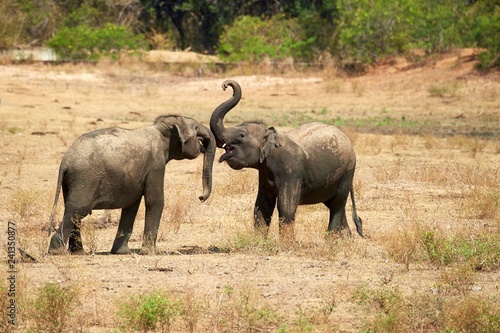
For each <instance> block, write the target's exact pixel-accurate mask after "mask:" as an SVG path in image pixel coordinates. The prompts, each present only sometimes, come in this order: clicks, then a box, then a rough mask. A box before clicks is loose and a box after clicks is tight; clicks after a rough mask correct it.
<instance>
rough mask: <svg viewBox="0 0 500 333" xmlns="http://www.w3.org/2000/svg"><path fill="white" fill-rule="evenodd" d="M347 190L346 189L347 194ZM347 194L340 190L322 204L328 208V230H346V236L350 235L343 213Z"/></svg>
mask: <svg viewBox="0 0 500 333" xmlns="http://www.w3.org/2000/svg"><path fill="white" fill-rule="evenodd" d="M348 193H349V191H347V194H348ZM347 194H346V193H343V191H342V192H339V193H337V195H336V196H335V197H334V198H332V199H330V200H328V201H325V202H324V204H325V205H326V206H327V207H328V208H329V209H330V220H329V223H328V231H329V232H335V233H340V232H342V231H346V232H347V235H348V236H351V230H350V229H349V225H348V224H347V217H346V214H345V204H346V201H347Z"/></svg>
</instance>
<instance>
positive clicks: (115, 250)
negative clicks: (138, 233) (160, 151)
mask: <svg viewBox="0 0 500 333" xmlns="http://www.w3.org/2000/svg"><path fill="white" fill-rule="evenodd" d="M141 198H142V197H140V198H139V199H138V200H137V201H136V202H134V204H132V205H131V206H129V207H126V208H123V209H122V213H121V216H120V223H119V224H118V230H117V231H116V237H115V241H114V242H113V247H112V248H111V253H112V254H130V253H131V251H130V248H129V247H128V241H129V239H130V236H131V235H132V230H133V228H134V221H135V217H136V215H137V211H138V209H139V205H140V203H141Z"/></svg>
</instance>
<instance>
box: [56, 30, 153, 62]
mask: <svg viewBox="0 0 500 333" xmlns="http://www.w3.org/2000/svg"><path fill="white" fill-rule="evenodd" d="M47 45H48V46H50V47H52V48H54V50H55V51H56V53H57V55H58V56H59V57H60V58H62V59H64V60H97V59H99V58H101V57H102V56H110V57H112V58H113V59H117V58H118V56H119V53H120V51H122V50H137V49H143V48H146V47H147V43H146V39H145V38H144V36H143V35H141V34H139V35H135V34H133V32H132V31H131V30H130V29H129V28H127V27H125V26H122V25H116V24H112V23H107V24H106V25H105V26H104V27H103V28H90V27H88V26H86V25H79V26H76V27H74V28H71V27H66V28H62V29H61V30H59V31H58V32H57V33H56V34H55V36H54V37H53V38H52V39H50V40H49V41H48V43H47Z"/></svg>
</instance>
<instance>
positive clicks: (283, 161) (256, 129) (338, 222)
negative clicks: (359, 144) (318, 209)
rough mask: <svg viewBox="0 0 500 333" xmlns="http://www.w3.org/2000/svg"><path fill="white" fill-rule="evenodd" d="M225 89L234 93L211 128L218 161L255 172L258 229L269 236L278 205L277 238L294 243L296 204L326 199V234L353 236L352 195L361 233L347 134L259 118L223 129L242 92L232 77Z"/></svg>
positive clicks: (216, 113)
mask: <svg viewBox="0 0 500 333" xmlns="http://www.w3.org/2000/svg"><path fill="white" fill-rule="evenodd" d="M227 87H232V88H233V95H232V97H231V98H229V99H228V100H227V101H225V102H223V103H222V104H220V105H219V106H218V107H217V108H216V109H215V110H214V112H213V113H212V115H211V118H210V129H211V131H212V132H213V133H214V136H215V140H216V145H217V147H218V148H223V149H224V150H225V152H224V154H222V155H221V157H220V159H219V162H220V163H222V162H224V161H226V162H227V164H228V165H229V166H230V167H231V168H232V169H235V170H241V169H243V168H253V169H257V170H258V175H259V176H258V177H259V184H258V194H257V199H256V201H255V206H254V228H255V230H256V232H257V233H259V234H261V235H262V236H264V237H267V234H268V231H269V227H270V223H271V217H272V215H273V212H274V209H275V207H276V206H277V208H278V215H279V236H280V241H281V242H283V243H284V244H293V243H294V241H295V234H294V221H295V213H296V210H297V206H298V205H307V204H317V203H324V204H325V205H326V206H327V207H328V208H329V210H330V217H329V224H328V232H329V233H333V232H335V233H341V232H342V231H345V232H346V233H347V234H348V235H349V236H351V235H352V234H351V231H350V229H349V226H348V224H347V220H346V212H345V205H346V201H347V197H348V195H349V193H350V195H351V200H352V216H353V220H354V224H355V226H356V230H357V232H358V234H359V235H360V236H361V237H363V230H362V220H361V218H360V217H358V214H357V212H356V204H355V200H354V190H353V177H354V170H355V167H356V154H355V152H354V149H353V146H352V143H351V141H350V140H349V138H348V137H347V136H346V135H345V134H344V133H343V132H342V131H341V130H340V129H338V128H337V127H335V126H331V125H327V124H324V123H320V122H313V123H307V124H304V125H302V126H300V127H298V128H296V129H293V130H291V131H289V132H287V133H280V132H278V131H277V130H276V129H275V128H274V127H267V126H266V125H265V124H264V123H262V122H245V123H243V124H241V125H238V126H235V127H231V128H225V127H224V123H223V122H224V117H225V115H226V114H227V113H228V112H229V111H230V110H231V109H233V108H234V107H235V106H236V105H237V104H238V103H239V101H240V99H241V94H242V92H241V87H240V85H239V84H238V83H237V82H236V81H234V80H226V81H224V83H223V85H222V88H223V89H224V90H226V89H227Z"/></svg>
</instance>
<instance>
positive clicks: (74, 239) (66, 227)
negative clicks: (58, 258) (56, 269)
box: [48, 203, 90, 254]
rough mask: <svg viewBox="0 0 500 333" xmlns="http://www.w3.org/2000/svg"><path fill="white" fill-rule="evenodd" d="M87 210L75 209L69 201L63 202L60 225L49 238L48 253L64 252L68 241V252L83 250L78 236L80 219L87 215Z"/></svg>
mask: <svg viewBox="0 0 500 333" xmlns="http://www.w3.org/2000/svg"><path fill="white" fill-rule="evenodd" d="M89 211H90V210H89V209H88V208H78V209H77V208H75V207H74V206H73V205H72V204H70V203H66V204H65V209H64V217H63V220H62V222H61V225H60V226H59V228H58V229H57V230H56V232H55V233H54V235H52V238H51V239H50V245H49V251H48V252H49V254H61V253H63V252H65V250H66V246H67V245H68V243H69V244H70V248H69V250H70V252H79V251H82V250H83V245H82V240H81V236H80V221H81V219H82V218H84V217H85V216H87V215H88V212H89ZM75 230H76V231H75ZM74 232H75V233H74ZM73 233H74V234H73Z"/></svg>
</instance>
